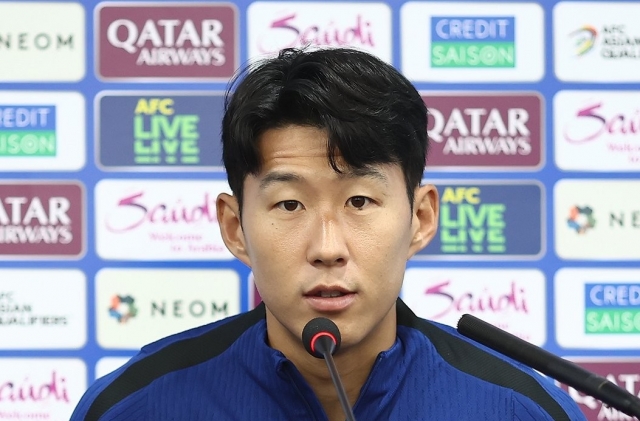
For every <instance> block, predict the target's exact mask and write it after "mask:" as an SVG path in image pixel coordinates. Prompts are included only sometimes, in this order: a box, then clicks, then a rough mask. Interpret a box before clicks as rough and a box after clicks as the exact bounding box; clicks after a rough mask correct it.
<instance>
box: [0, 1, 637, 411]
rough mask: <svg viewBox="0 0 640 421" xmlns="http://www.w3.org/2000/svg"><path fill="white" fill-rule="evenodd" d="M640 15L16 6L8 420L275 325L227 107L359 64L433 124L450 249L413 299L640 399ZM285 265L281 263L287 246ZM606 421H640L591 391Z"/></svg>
mask: <svg viewBox="0 0 640 421" xmlns="http://www.w3.org/2000/svg"><path fill="white" fill-rule="evenodd" d="M638 16H640V2H639V1H619V2H613V1H604V0H602V1H588V2H581V1H556V0H540V1H538V2H530V1H513V2H508V1H500V2H482V1H467V2H458V1H409V2H403V1H393V2H392V1H388V2H383V1H351V2H347V1H339V2H336V1H326V2H315V1H304V2H302V1H299V2H296V1H292V2H288V1H254V2H252V1H250V0H237V1H235V2H197V1H193V2H171V1H163V2H152V1H138V2H127V1H109V2H99V1H97V0H87V1H83V2H78V1H65V2H56V1H37V2H36V1H20V2H17V1H15V2H11V1H0V62H1V63H3V64H6V65H3V66H0V418H10V419H17V420H27V419H34V418H39V419H45V418H46V419H49V420H52V421H61V420H66V419H68V417H69V415H70V413H71V411H72V408H73V406H74V405H75V404H76V403H77V401H78V399H79V398H80V396H81V394H82V393H83V391H84V390H85V388H86V387H87V385H88V384H90V383H91V382H92V381H94V380H95V379H96V378H97V377H100V376H102V375H104V374H106V373H108V372H110V371H112V370H113V369H115V368H117V367H118V366H120V365H121V364H123V363H124V362H126V361H127V359H128V358H129V357H130V356H131V355H133V354H134V353H135V352H136V351H137V350H138V349H139V348H140V347H141V346H143V345H144V344H146V343H149V342H151V341H154V340H156V339H158V338H160V337H162V336H166V335H169V334H172V333H174V332H177V331H180V330H184V329H188V328H190V327H194V326H198V325H201V324H205V323H209V322H213V321H215V320H219V319H221V318H223V317H225V316H228V315H232V314H237V313H239V312H242V311H246V310H248V309H250V308H253V307H254V306H255V305H256V303H257V302H259V300H260V297H259V295H258V294H257V291H256V290H255V288H254V285H253V278H252V274H251V273H250V271H249V269H248V268H247V267H245V266H243V265H242V264H241V263H240V262H238V261H236V260H234V258H233V257H232V256H231V255H230V254H229V252H228V251H227V250H226V249H225V247H224V244H223V243H222V241H221V238H220V235H219V232H218V227H217V220H216V213H215V198H216V195H217V194H219V193H220V192H223V191H229V188H228V185H227V183H226V178H225V173H224V171H223V169H222V166H221V147H220V139H219V136H220V134H219V133H220V120H221V116H222V112H223V101H224V91H225V89H226V86H227V82H228V80H229V78H230V77H232V76H233V74H234V71H235V70H236V69H237V68H238V67H239V66H240V65H241V64H242V63H245V62H247V61H250V60H254V59H256V58H259V57H261V56H263V55H268V54H273V53H274V52H277V51H278V50H280V49H282V48H285V47H295V46H302V45H307V44H312V45H320V46H351V47H354V48H360V49H363V50H366V51H369V52H371V53H373V54H376V55H377V56H379V57H380V58H381V59H382V60H384V61H386V62H389V63H391V64H393V65H394V66H396V67H397V68H398V69H399V70H401V71H402V72H403V73H404V74H405V75H406V76H407V77H408V78H409V79H410V80H411V81H412V82H413V83H414V84H415V86H416V87H417V88H418V89H419V90H420V92H421V94H422V95H423V97H424V100H425V102H426V104H427V106H428V107H429V108H430V110H431V116H430V120H429V125H428V127H427V129H428V131H429V135H430V137H431V139H432V148H431V153H430V158H429V160H428V162H427V171H426V172H425V181H426V182H432V183H435V184H436V185H437V187H438V190H439V192H440V196H441V205H442V208H441V209H442V211H441V214H440V229H439V231H438V234H437V236H436V238H435V240H434V241H433V243H432V244H430V245H429V246H428V247H427V248H426V249H425V250H424V251H423V252H421V253H419V254H418V255H417V256H416V257H415V258H414V259H412V260H411V261H410V262H409V264H408V270H407V275H406V282H405V286H404V288H403V291H402V296H403V298H404V299H405V300H406V301H407V303H408V304H409V305H410V306H411V307H412V308H413V309H414V311H415V312H416V313H418V314H419V315H421V316H424V317H427V318H430V319H433V320H436V321H438V322H441V323H446V324H451V325H455V324H456V322H457V320H458V318H459V317H460V316H461V315H462V314H464V313H471V314H474V315H476V316H478V317H481V318H483V319H485V320H487V321H489V322H491V323H494V324H496V325H497V326H499V327H501V328H503V329H506V330H507V331H509V332H511V333H513V334H515V335H517V336H519V337H521V338H523V339H525V340H527V341H530V342H531V343H534V344H536V345H539V346H542V347H544V348H545V349H547V350H549V351H551V352H553V353H556V354H559V355H562V356H565V357H568V358H571V359H573V360H575V361H576V362H578V363H580V364H583V365H584V366H585V367H587V368H588V369H591V370H593V371H595V372H597V373H599V374H601V375H603V376H607V377H608V378H609V379H610V380H612V381H614V382H616V383H617V384H618V385H620V386H622V387H625V388H626V389H628V390H629V391H630V392H632V393H634V394H639V393H640V360H638V355H639V354H640V179H639V177H638V176H639V174H640V23H639V21H638V19H637V17H638ZM274 246H276V247H277V245H274ZM569 392H570V393H571V395H572V396H573V397H574V399H575V400H576V401H577V402H579V403H580V404H581V405H582V408H583V409H584V411H585V413H586V414H587V416H588V418H589V420H596V419H598V420H617V419H624V418H623V417H621V416H620V414H618V413H617V412H616V411H615V410H613V409H610V408H608V407H606V406H602V405H601V404H600V403H599V402H597V401H594V400H593V399H590V398H588V397H585V396H583V395H582V394H580V393H578V392H576V391H575V390H569Z"/></svg>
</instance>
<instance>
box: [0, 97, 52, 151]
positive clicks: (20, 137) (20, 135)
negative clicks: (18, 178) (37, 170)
mask: <svg viewBox="0 0 640 421" xmlns="http://www.w3.org/2000/svg"><path fill="white" fill-rule="evenodd" d="M56 145H57V139H56V107H55V106H53V105H0V157H5V156H16V157H24V156H56V149H57V148H56Z"/></svg>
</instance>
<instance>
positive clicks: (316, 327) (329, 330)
mask: <svg viewBox="0 0 640 421" xmlns="http://www.w3.org/2000/svg"><path fill="white" fill-rule="evenodd" d="M322 337H324V338H329V340H330V341H331V342H332V343H333V344H334V347H333V351H332V352H331V354H334V353H335V352H336V351H337V350H338V348H340V341H341V337H340V330H339V329H338V326H336V324H335V323H333V322H332V321H331V320H329V319H327V318H326V317H316V318H315V319H312V320H310V321H309V322H308V323H307V324H306V326H305V327H304V329H303V330H302V343H303V344H304V348H305V349H306V350H307V352H308V353H309V354H311V355H313V356H314V357H316V358H324V355H322V352H320V351H319V350H318V349H317V346H316V341H317V340H318V339H319V338H322Z"/></svg>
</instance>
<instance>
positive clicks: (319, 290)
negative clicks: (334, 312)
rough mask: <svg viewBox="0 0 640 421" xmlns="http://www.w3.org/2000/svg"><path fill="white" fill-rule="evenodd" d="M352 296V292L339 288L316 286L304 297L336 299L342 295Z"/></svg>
mask: <svg viewBox="0 0 640 421" xmlns="http://www.w3.org/2000/svg"><path fill="white" fill-rule="evenodd" d="M348 294H353V292H351V291H349V290H347V289H345V288H343V287H340V286H337V285H336V286H329V285H325V286H318V287H316V288H314V289H312V290H311V291H309V292H307V293H306V294H305V295H306V296H307V297H320V298H336V297H342V296H343V295H348Z"/></svg>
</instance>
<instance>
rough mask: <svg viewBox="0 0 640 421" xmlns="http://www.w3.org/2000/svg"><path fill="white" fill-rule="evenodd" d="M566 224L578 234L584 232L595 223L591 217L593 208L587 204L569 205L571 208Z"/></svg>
mask: <svg viewBox="0 0 640 421" xmlns="http://www.w3.org/2000/svg"><path fill="white" fill-rule="evenodd" d="M567 225H568V226H569V228H571V229H572V230H574V231H575V232H577V233H578V234H584V233H585V232H587V230H588V229H590V228H593V227H594V226H595V225H596V220H595V218H594V217H593V209H592V208H591V207H589V206H584V207H579V206H573V207H571V209H569V218H568V219H567Z"/></svg>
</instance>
